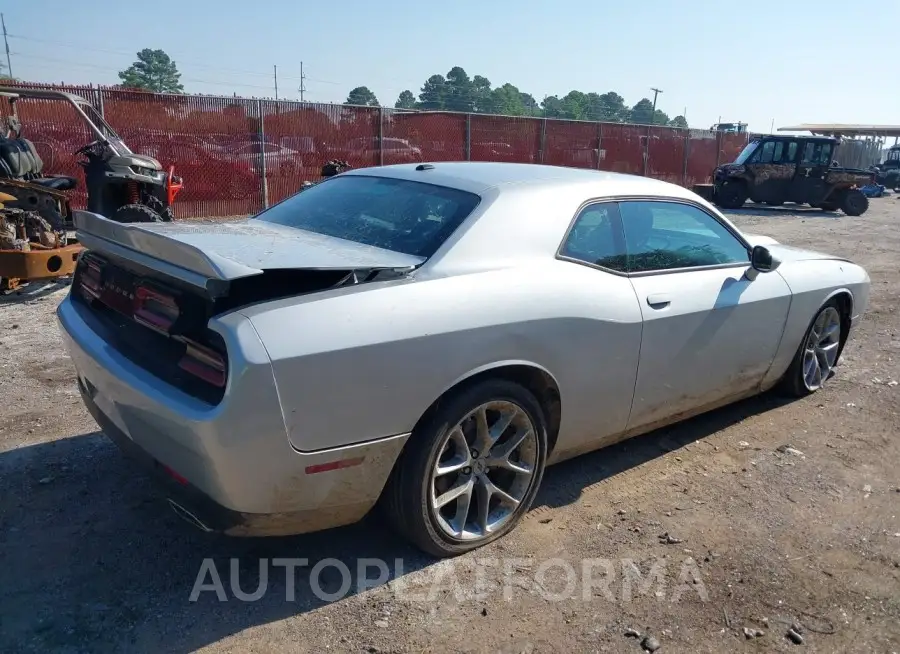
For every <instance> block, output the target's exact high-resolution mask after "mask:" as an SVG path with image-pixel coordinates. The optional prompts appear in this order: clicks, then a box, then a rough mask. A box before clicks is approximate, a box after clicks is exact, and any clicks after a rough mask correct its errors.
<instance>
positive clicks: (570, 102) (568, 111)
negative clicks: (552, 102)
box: [562, 90, 587, 120]
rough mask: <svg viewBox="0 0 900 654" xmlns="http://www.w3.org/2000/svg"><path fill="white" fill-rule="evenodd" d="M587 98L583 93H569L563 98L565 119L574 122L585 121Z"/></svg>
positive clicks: (573, 91)
mask: <svg viewBox="0 0 900 654" xmlns="http://www.w3.org/2000/svg"><path fill="white" fill-rule="evenodd" d="M585 105H587V96H586V95H585V94H584V93H582V92H581V91H575V90H572V91H569V92H568V93H566V95H565V96H563V99H562V107H563V117H564V118H569V119H572V120H584V119H585V118H586V106H585Z"/></svg>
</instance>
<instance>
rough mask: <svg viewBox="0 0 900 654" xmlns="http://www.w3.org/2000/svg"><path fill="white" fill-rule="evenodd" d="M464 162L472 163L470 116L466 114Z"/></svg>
mask: <svg viewBox="0 0 900 654" xmlns="http://www.w3.org/2000/svg"><path fill="white" fill-rule="evenodd" d="M466 161H472V114H466Z"/></svg>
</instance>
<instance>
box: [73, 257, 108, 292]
mask: <svg viewBox="0 0 900 654" xmlns="http://www.w3.org/2000/svg"><path fill="white" fill-rule="evenodd" d="M81 263H82V267H81V270H80V271H79V273H78V283H79V286H80V287H81V292H82V293H83V294H84V296H85V297H87V299H88V300H96V299H97V298H98V297H100V292H101V290H103V270H102V269H101V267H100V264H99V263H97V262H96V261H94V259H92V258H91V257H89V256H83V257H82V259H81Z"/></svg>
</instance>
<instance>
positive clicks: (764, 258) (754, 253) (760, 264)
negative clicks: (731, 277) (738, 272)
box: [750, 245, 781, 273]
mask: <svg viewBox="0 0 900 654" xmlns="http://www.w3.org/2000/svg"><path fill="white" fill-rule="evenodd" d="M780 264H781V261H779V260H778V259H776V258H775V257H773V256H772V253H771V252H769V248H767V247H766V246H765V245H754V246H753V249H752V250H751V251H750V267H751V268H752V269H753V270H754V271H756V272H761V273H767V272H772V271H773V270H775V269H776V268H777V267H778V266H779V265H780Z"/></svg>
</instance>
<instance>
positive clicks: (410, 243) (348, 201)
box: [255, 175, 480, 257]
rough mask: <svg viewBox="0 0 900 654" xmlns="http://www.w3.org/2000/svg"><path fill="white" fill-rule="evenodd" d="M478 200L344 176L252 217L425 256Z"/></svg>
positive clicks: (443, 189)
mask: <svg viewBox="0 0 900 654" xmlns="http://www.w3.org/2000/svg"><path fill="white" fill-rule="evenodd" d="M479 200H480V198H479V197H478V196H477V195H475V194H474V193H467V192H465V191H459V190H457V189H452V188H447V187H444V186H435V185H433V184H423V183H421V182H410V181H407V180H401V179H389V178H385V177H368V176H361V175H346V176H339V177H334V178H332V179H329V180H327V181H325V182H322V183H321V184H316V185H315V186H311V187H309V188H308V189H307V190H305V191H303V192H302V193H298V194H297V195H294V196H292V197H290V198H288V199H287V200H285V201H284V202H281V203H280V204H276V205H275V206H274V207H272V208H270V209H268V210H266V211H264V212H262V213H261V214H259V216H257V217H256V218H255V219H256V220H263V221H265V222H270V223H276V224H278V225H285V226H287V227H296V228H297V229H303V230H306V231H309V232H315V233H316V234H325V235H326V236H335V237H337V238H342V239H345V240H348V241H355V242H357V243H365V244H366V245H374V246H375V247H380V248H384V249H386V250H394V251H395V252H403V253H405V254H413V255H416V256H420V257H430V256H431V255H432V254H434V252H435V251H436V250H437V249H438V248H439V247H440V245H441V243H443V242H444V241H445V240H446V239H447V237H448V236H450V234H451V233H453V230H455V229H456V228H457V227H458V226H459V225H460V223H462V221H463V220H465V218H466V216H468V215H469V214H470V213H472V210H473V209H474V208H475V207H476V206H477V205H478V202H479Z"/></svg>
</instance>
